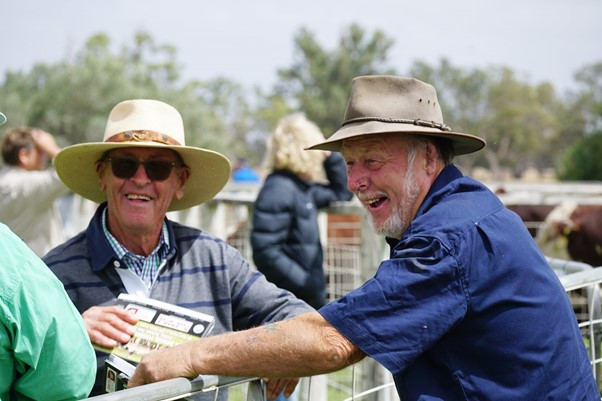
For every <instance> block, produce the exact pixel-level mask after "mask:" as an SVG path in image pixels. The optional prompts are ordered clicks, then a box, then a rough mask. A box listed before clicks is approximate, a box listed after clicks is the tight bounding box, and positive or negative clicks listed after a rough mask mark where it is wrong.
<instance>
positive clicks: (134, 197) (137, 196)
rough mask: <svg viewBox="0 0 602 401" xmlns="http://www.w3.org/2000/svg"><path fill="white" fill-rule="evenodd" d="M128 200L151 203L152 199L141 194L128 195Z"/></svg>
mask: <svg viewBox="0 0 602 401" xmlns="http://www.w3.org/2000/svg"><path fill="white" fill-rule="evenodd" d="M127 198H128V200H140V201H150V200H151V197H150V196H147V195H140V194H127Z"/></svg>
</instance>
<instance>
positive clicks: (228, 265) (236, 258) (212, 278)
mask: <svg viewBox="0 0 602 401" xmlns="http://www.w3.org/2000/svg"><path fill="white" fill-rule="evenodd" d="M54 165H55V168H56V171H57V173H58V175H59V177H60V178H61V179H62V180H63V182H64V183H65V184H66V185H67V186H68V187H69V188H70V189H72V190H73V191H74V192H75V193H78V194H80V195H81V196H83V197H84V198H87V199H90V200H92V201H95V202H98V203H100V206H99V207H98V209H97V211H96V214H95V215H94V217H93V218H92V220H91V221H90V224H89V226H88V228H87V229H86V230H85V231H83V232H81V233H79V234H78V235H76V236H75V237H74V238H72V239H70V240H69V241H67V242H66V243H64V244H62V245H60V246H58V247H57V248H55V249H54V250H52V251H50V253H48V254H47V255H46V256H45V257H44V261H45V262H46V263H47V264H48V266H49V267H50V269H51V270H52V271H53V272H54V273H55V274H56V275H57V276H58V278H59V279H60V280H61V281H62V282H63V284H64V285H65V288H66V289H67V293H68V294H69V296H70V298H71V299H72V301H73V303H74V304H75V306H76V307H77V309H78V310H79V312H80V313H81V314H82V315H83V317H84V321H85V323H86V328H87V330H88V335H89V337H90V340H91V341H92V342H93V343H94V344H96V345H98V346H100V347H106V348H112V347H113V346H115V345H116V344H117V343H127V342H128V341H129V339H130V335H131V334H132V333H133V331H132V329H133V326H132V325H133V324H134V323H135V319H133V318H132V316H130V315H129V314H128V313H127V312H125V311H124V310H123V309H120V308H118V307H116V306H110V305H108V304H111V303H112V302H114V301H115V299H116V297H117V296H118V295H119V294H120V293H130V294H136V295H140V296H145V297H149V298H153V299H156V300H159V301H163V302H168V303H171V304H174V305H179V306H184V307H186V308H189V309H192V310H195V311H198V312H202V313H205V314H208V315H211V316H214V317H215V326H214V328H213V331H212V334H218V333H223V332H226V331H232V330H240V329H246V328H250V327H254V326H259V325H262V324H264V323H268V322H273V321H276V320H281V319H285V318H289V317H291V316H294V315H296V314H299V313H301V312H306V311H309V310H313V309H311V308H310V307H309V306H308V305H306V304H305V303H304V302H302V301H300V300H298V299H296V298H295V297H294V296H293V295H292V294H291V293H289V292H288V291H284V290H282V289H279V288H277V287H276V286H274V285H273V284H271V283H269V282H268V281H266V280H265V278H264V277H263V275H261V274H260V273H258V272H256V271H254V270H252V269H251V267H250V265H249V263H248V262H247V261H246V260H244V259H243V257H242V256H241V254H240V253H239V252H238V251H236V250H235V249H234V248H232V247H230V246H228V245H227V244H226V243H225V242H224V241H222V240H221V239H219V238H216V237H214V236H212V235H210V234H208V233H206V232H204V231H201V230H198V229H194V228H191V227H186V226H183V225H180V224H177V223H175V222H172V221H170V220H169V219H167V218H166V212H167V211H168V210H180V209H184V208H188V207H191V206H194V205H197V204H199V203H201V202H204V201H207V200H209V199H211V198H212V197H213V196H214V195H215V194H216V193H217V192H218V191H220V190H221V189H222V187H223V186H224V185H225V184H226V182H227V181H228V179H229V177H230V163H229V161H228V160H227V159H226V158H225V157H224V156H223V155H221V154H219V153H217V152H213V151H211V150H207V149H202V148H197V147H192V146H186V143H185V136H184V125H183V121H182V117H181V116H180V113H179V112H178V111H177V110H176V109H175V108H173V107H172V106H170V105H168V104H166V103H163V102H160V101H157V100H148V99H135V100H128V101H124V102H121V103H119V104H117V105H116V106H115V107H114V108H113V110H111V113H110V114H109V118H108V121H107V125H106V130H105V134H104V138H103V141H102V142H95V143H82V144H77V145H73V146H69V147H66V148H64V149H63V150H62V151H61V152H59V154H58V155H57V156H56V158H55V160H54ZM106 356H107V355H106V354H104V353H101V352H99V353H98V378H97V381H96V385H95V387H94V390H93V394H99V393H101V392H103V386H102V384H103V380H102V372H103V363H104V360H105V359H106ZM199 398H200V399H213V395H212V394H208V393H206V394H204V395H202V396H200V397H199ZM226 398H227V392H220V394H219V397H218V399H220V400H224V399H226Z"/></svg>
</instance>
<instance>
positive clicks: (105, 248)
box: [86, 202, 178, 272]
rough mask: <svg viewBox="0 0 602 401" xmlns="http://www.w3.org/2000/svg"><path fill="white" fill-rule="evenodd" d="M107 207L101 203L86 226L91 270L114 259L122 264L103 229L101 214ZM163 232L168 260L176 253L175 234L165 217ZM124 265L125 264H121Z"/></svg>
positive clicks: (110, 263) (99, 267) (108, 263)
mask: <svg viewBox="0 0 602 401" xmlns="http://www.w3.org/2000/svg"><path fill="white" fill-rule="evenodd" d="M106 209H107V203H106V202H104V203H102V204H101V205H100V206H99V207H98V208H97V209H96V212H95V213H94V216H93V217H92V219H91V220H90V224H89V225H88V227H87V228H86V237H87V240H88V253H89V255H90V259H91V264H92V270H93V271H95V272H98V271H100V270H102V269H104V268H105V267H107V266H109V265H110V266H114V263H113V262H114V261H119V262H120V264H121V265H122V266H123V260H122V256H120V255H118V254H117V252H116V251H115V250H114V249H113V247H112V246H111V244H110V243H109V240H108V238H107V237H106V235H105V233H104V229H103V220H102V216H103V213H104V211H105V210H106ZM163 232H164V234H162V236H163V235H165V237H164V242H165V245H166V246H165V247H164V248H163V249H164V250H165V255H161V256H162V257H165V259H166V260H170V259H171V258H173V257H174V256H175V255H176V252H177V249H178V247H177V242H176V240H175V234H174V230H173V223H172V222H171V221H170V220H169V219H167V218H165V220H164V221H163ZM123 267H125V266H123Z"/></svg>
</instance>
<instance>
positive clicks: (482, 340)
mask: <svg viewBox="0 0 602 401" xmlns="http://www.w3.org/2000/svg"><path fill="white" fill-rule="evenodd" d="M388 242H389V244H390V245H391V258H390V260H386V261H383V262H382V263H381V265H380V266H379V268H378V271H377V272H376V275H375V276H374V278H372V279H370V280H369V281H367V282H366V283H365V284H364V285H363V286H362V287H360V288H359V289H357V290H356V291H353V292H351V293H350V294H348V295H347V296H345V297H343V298H341V299H340V300H339V301H337V302H334V303H331V304H329V305H326V306H324V307H323V308H322V309H320V313H321V314H322V315H323V316H324V317H325V318H326V319H327V320H328V321H329V322H330V323H331V324H333V325H334V326H335V327H336V328H337V329H338V330H339V331H341V332H342V333H343V334H344V335H345V336H346V337H347V338H349V339H350V340H351V341H352V342H353V343H354V344H355V345H356V346H358V347H359V348H361V349H362V350H363V351H364V352H366V353H367V354H368V355H370V356H371V357H373V358H374V359H375V360H377V361H378V362H380V363H381V364H382V365H383V366H385V367H386V368H387V369H389V370H390V371H391V372H392V373H393V377H394V380H395V383H396V386H397V390H398V393H399V396H400V398H401V399H402V400H484V399H495V400H509V401H510V400H512V401H516V400H541V399H550V400H592V399H599V398H600V396H599V393H598V390H597V386H596V384H595V381H594V378H593V374H592V371H591V367H590V364H589V359H588V357H587V354H586V351H585V346H584V343H583V340H582V338H581V335H580V332H579V328H578V327H577V323H576V319H575V315H574V312H573V309H572V307H571V304H570V302H569V300H568V297H567V295H566V293H565V291H564V289H563V287H562V285H561V284H560V281H559V280H558V278H557V277H556V275H555V273H554V272H553V270H552V269H551V268H550V267H549V265H548V264H547V262H546V260H545V258H544V256H543V255H542V254H541V252H540V251H539V249H538V248H537V246H536V244H535V242H534V241H533V239H532V238H531V236H530V235H529V233H528V231H527V229H526V227H525V225H524V224H523V222H522V221H521V220H520V219H519V217H518V216H517V215H516V214H514V213H513V212H511V211H509V210H508V209H506V208H505V207H504V206H503V204H502V203H501V202H500V201H499V199H498V198H497V197H496V196H495V195H494V194H493V193H492V192H490V191H489V190H488V189H487V188H486V187H485V186H483V185H482V184H480V183H478V182H476V181H474V180H472V179H470V178H467V177H463V176H462V174H461V173H460V171H459V170H458V169H457V168H456V167H454V166H448V167H447V168H445V169H444V171H443V172H442V173H441V174H440V176H439V177H438V178H437V180H436V181H435V183H434V185H433V187H432V188H431V190H430V192H429V194H428V195H427V197H426V199H425V200H424V202H423V204H422V205H421V207H420V209H419V210H418V213H417V215H416V217H415V219H414V220H413V221H412V223H411V225H410V226H409V228H408V230H407V231H406V232H405V233H404V235H403V237H402V238H401V240H399V241H398V240H392V239H388Z"/></svg>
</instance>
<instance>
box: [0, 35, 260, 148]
mask: <svg viewBox="0 0 602 401" xmlns="http://www.w3.org/2000/svg"><path fill="white" fill-rule="evenodd" d="M110 44H111V43H110V40H109V38H108V36H106V35H104V34H98V35H94V36H92V37H91V38H90V39H89V40H88V41H87V43H86V45H85V47H84V48H83V49H82V50H81V51H80V52H78V53H77V54H76V56H75V58H74V59H73V60H70V61H67V60H65V61H62V62H60V63H57V64H52V65H43V64H39V65H36V66H34V68H33V69H32V70H31V71H30V72H28V73H23V72H18V73H8V74H7V75H6V77H5V80H4V83H3V85H2V90H1V91H0V105H2V107H3V110H4V111H5V113H7V114H8V115H9V123H8V124H7V125H13V126H14V125H31V126H38V127H43V128H44V129H46V130H48V131H50V132H52V133H54V134H55V135H56V136H57V138H58V140H59V143H61V144H63V145H67V144H72V143H79V142H93V141H100V140H101V139H102V135H103V132H104V127H105V124H106V119H107V116H108V114H109V111H110V110H111V108H112V107H113V106H114V105H115V104H117V103H118V102H120V101H122V100H126V99H135V98H150V99H159V100H163V101H165V102H167V103H169V104H171V105H173V106H174V107H176V108H177V109H178V110H179V111H180V113H181V114H182V116H183V119H184V125H185V131H186V133H187V135H186V136H187V138H186V139H187V141H188V143H189V144H190V145H194V146H202V147H207V148H210V149H214V150H217V151H221V152H224V153H225V154H227V155H230V156H231V157H232V156H233V155H234V152H236V151H237V150H239V148H240V147H241V145H240V144H239V143H240V142H239V140H240V138H241V137H243V138H244V133H245V131H246V128H245V126H244V125H245V121H247V120H248V119H249V118H248V113H249V110H248V108H247V106H246V99H245V96H244V92H243V90H242V88H241V87H240V86H239V85H238V84H236V83H234V82H231V81H228V80H226V79H223V78H218V79H216V80H214V81H209V82H200V81H192V82H187V83H184V84H180V79H179V78H180V67H179V66H178V64H177V63H176V61H175V60H176V49H175V48H174V47H173V46H171V45H157V44H156V43H155V42H154V40H153V39H152V37H151V36H150V35H149V34H147V33H144V32H140V33H137V34H136V35H135V37H134V42H133V44H131V45H130V46H124V47H123V48H122V49H121V50H120V51H118V52H117V53H114V52H112V51H111V47H110ZM233 144H234V146H232V145H233Z"/></svg>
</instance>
